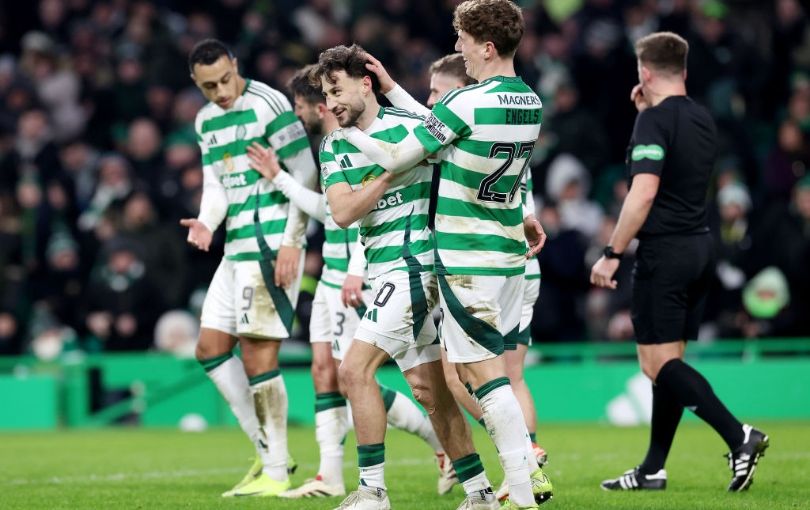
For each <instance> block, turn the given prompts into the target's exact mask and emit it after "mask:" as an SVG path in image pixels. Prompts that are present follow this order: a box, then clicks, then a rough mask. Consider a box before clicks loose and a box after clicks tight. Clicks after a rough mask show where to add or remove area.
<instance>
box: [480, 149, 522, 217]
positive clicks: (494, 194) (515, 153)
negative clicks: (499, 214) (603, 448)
mask: <svg viewBox="0 0 810 510" xmlns="http://www.w3.org/2000/svg"><path fill="white" fill-rule="evenodd" d="M533 150H534V142H516V143H503V142H498V143H493V144H492V147H491V148H490V149H489V157H490V159H492V158H494V157H497V155H498V154H506V161H504V163H503V165H501V166H499V167H498V169H497V170H495V171H494V172H492V173H491V174H489V175H487V176H486V177H484V178H483V179H481V185H480V186H478V200H481V201H483V202H499V203H502V204H503V203H508V202H512V200H514V199H515V194H516V193H517V191H518V190H519V189H520V183H521V182H523V174H525V173H526V169H527V168H528V167H529V161H530V160H531V159H532V151H533ZM515 158H518V159H520V158H526V162H525V163H523V167H522V168H521V169H520V174H518V176H517V179H515V184H514V185H513V186H512V189H511V190H510V191H509V193H508V194H507V193H503V192H499V191H492V187H493V186H495V184H496V183H497V182H498V181H499V180H500V179H501V177H503V176H504V174H506V171H507V170H509V167H510V166H512V162H513V161H515Z"/></svg>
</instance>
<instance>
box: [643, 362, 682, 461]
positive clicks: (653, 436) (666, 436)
mask: <svg viewBox="0 0 810 510" xmlns="http://www.w3.org/2000/svg"><path fill="white" fill-rule="evenodd" d="M659 378H660V376H659ZM652 394H653V402H652V422H651V423H650V446H649V448H648V449H647V456H646V457H645V458H644V462H642V463H641V465H640V466H639V467H638V470H639V471H640V472H641V473H643V474H645V475H648V474H655V473H657V472H658V470H659V469H664V464H665V463H666V461H667V455H669V449H670V447H671V446H672V439H673V438H674V437H675V431H676V430H677V429H678V423H680V421H681V416H683V406H682V405H681V403H680V402H679V401H678V399H677V398H676V397H675V396H674V395H672V394H671V393H670V392H669V391H667V390H666V389H665V388H663V387H662V386H661V385H660V384H653V387H652Z"/></svg>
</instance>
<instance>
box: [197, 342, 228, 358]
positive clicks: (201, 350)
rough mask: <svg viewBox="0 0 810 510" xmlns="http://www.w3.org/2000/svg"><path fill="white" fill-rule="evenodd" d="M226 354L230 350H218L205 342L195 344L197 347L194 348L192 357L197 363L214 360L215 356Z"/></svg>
mask: <svg viewBox="0 0 810 510" xmlns="http://www.w3.org/2000/svg"><path fill="white" fill-rule="evenodd" d="M228 352H230V350H223V349H222V348H218V347H217V346H216V345H209V344H208V343H206V342H197V347H195V348H194V356H195V357H196V358H197V361H205V360H209V359H211V358H216V357H217V356H222V355H223V354H227V353H228Z"/></svg>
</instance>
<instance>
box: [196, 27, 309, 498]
mask: <svg viewBox="0 0 810 510" xmlns="http://www.w3.org/2000/svg"><path fill="white" fill-rule="evenodd" d="M189 69H190V71H191V78H192V79H193V80H194V83H195V84H196V85H197V87H199V89H200V90H201V91H202V92H203V94H204V95H205V97H206V98H207V99H208V100H209V101H210V102H209V103H208V104H207V105H206V106H205V107H203V109H202V110H200V112H199V113H198V114H197V120H196V122H195V127H196V131H197V139H198V141H199V145H200V149H201V151H202V159H203V174H204V187H203V196H202V202H201V204H200V214H199V216H198V217H197V218H196V219H184V220H181V224H182V225H183V226H186V227H188V242H189V243H191V244H192V245H193V246H195V247H197V248H199V249H200V250H204V251H207V250H208V249H209V246H210V244H211V238H212V235H213V232H214V231H215V230H216V229H217V227H218V226H219V225H220V223H222V222H223V221H225V229H226V234H225V256H224V258H223V259H222V262H221V263H220V265H219V268H218V269H217V272H216V274H215V275H214V278H213V280H212V281H211V285H210V287H209V289H208V293H207V295H206V297H205V302H204V304H203V309H202V318H201V326H202V327H201V330H200V339H199V342H198V344H197V352H196V355H197V359H198V360H199V361H200V363H201V364H202V365H203V367H204V368H205V370H206V372H207V374H208V376H209V377H210V378H211V380H212V381H213V382H214V384H215V385H216V386H217V388H218V389H219V391H220V393H222V395H223V397H225V400H227V401H228V404H229V405H230V407H231V410H232V411H233V413H234V415H235V416H236V418H237V420H238V421H239V424H240V426H241V427H242V430H243V431H244V432H245V433H246V434H247V435H248V437H249V438H250V439H251V441H252V442H253V444H254V445H255V447H256V452H257V459H256V461H255V462H254V465H253V466H251V469H250V471H249V472H248V474H247V475H245V477H244V478H243V479H242V481H240V482H239V483H238V484H237V485H236V486H235V487H234V488H233V489H231V490H230V491H227V492H225V493H224V494H223V496H272V495H278V494H280V493H281V492H283V491H285V490H287V489H289V488H290V480H289V477H288V474H287V457H288V454H287V391H286V389H285V387H284V380H283V378H282V376H281V375H280V372H279V368H278V351H279V347H280V346H281V340H282V339H284V338H288V337H289V336H290V331H291V329H292V321H293V314H294V307H295V302H296V300H297V298H298V288H299V284H300V277H301V268H302V258H303V252H302V249H301V247H302V245H303V242H304V230H305V226H306V216H305V215H303V214H302V213H301V211H299V210H298V208H297V207H295V206H293V205H291V204H290V203H289V201H288V200H287V198H286V197H285V196H284V195H283V194H282V193H281V192H280V191H278V189H276V187H275V186H274V185H272V184H271V183H270V182H269V181H268V180H266V179H264V178H262V176H261V175H260V174H259V172H257V171H256V170H254V169H252V168H251V167H250V165H249V160H248V156H247V148H248V146H250V144H251V143H257V144H260V145H262V146H267V145H270V146H272V147H273V148H274V149H275V150H276V153H277V154H278V155H279V157H280V158H281V159H282V161H283V162H284V165H285V166H286V168H288V169H289V170H290V172H291V173H292V174H293V175H295V178H296V179H297V180H298V181H299V182H301V183H303V184H304V186H306V187H313V186H314V184H315V179H316V174H315V172H316V170H315V162H314V160H313V158H312V154H311V153H310V151H309V142H308V140H307V137H306V134H305V132H304V128H303V126H301V123H300V122H299V120H298V118H296V116H295V114H293V112H292V108H291V106H290V103H289V101H288V100H287V99H286V98H285V97H284V95H283V94H282V93H280V92H278V91H277V90H274V89H272V88H270V87H268V86H267V85H264V84H262V83H259V82H255V81H251V80H247V79H245V78H243V77H242V76H241V75H240V74H239V70H238V68H237V62H236V58H234V57H233V55H232V54H231V52H230V50H229V49H228V48H227V47H226V46H225V45H224V44H223V43H221V42H220V41H217V40H214V39H206V40H204V41H201V42H199V43H198V44H197V45H196V46H195V47H194V49H193V50H192V51H191V54H190V56H189ZM237 341H238V342H239V346H240V348H241V350H242V360H240V359H239V358H236V357H234V356H233V352H232V351H233V348H234V347H235V345H236V343H237Z"/></svg>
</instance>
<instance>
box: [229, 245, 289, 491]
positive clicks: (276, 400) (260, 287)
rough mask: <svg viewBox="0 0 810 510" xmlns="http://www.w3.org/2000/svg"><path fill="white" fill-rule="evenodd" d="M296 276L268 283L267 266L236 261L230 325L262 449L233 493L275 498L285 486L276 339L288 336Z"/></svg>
mask: <svg viewBox="0 0 810 510" xmlns="http://www.w3.org/2000/svg"><path fill="white" fill-rule="evenodd" d="M302 256H303V255H302ZM301 265H302V266H303V264H301ZM300 276H301V273H300V272H299V275H298V278H297V279H296V281H295V282H293V284H292V285H291V286H290V287H289V288H287V289H282V288H280V287H277V286H276V285H275V283H274V281H273V272H272V266H271V265H270V264H267V263H265V262H253V261H250V262H239V263H237V264H236V269H235V271H234V283H235V289H236V295H237V299H236V300H235V301H234V304H233V306H234V310H237V317H238V319H237V323H236V328H237V332H238V334H239V342H240V347H241V349H242V358H243V362H244V364H245V372H246V373H247V375H248V381H249V383H250V389H251V393H252V394H253V402H254V406H255V408H256V417H257V419H258V420H259V426H260V427H261V430H262V432H263V434H264V436H265V443H266V445H267V448H266V449H267V452H268V455H267V459H266V460H265V463H264V468H263V473H262V475H261V476H260V477H259V478H257V479H256V480H255V481H253V482H251V483H250V484H248V485H246V486H244V487H242V488H241V489H240V490H239V491H237V493H236V494H235V495H237V496H277V495H279V494H280V493H282V492H284V491H285V490H287V489H289V488H290V481H289V477H288V476H287V467H286V466H287V459H288V450H287V411H288V400H287V389H286V387H285V385H284V378H283V376H282V375H281V372H280V371H279V365H278V352H279V349H280V347H281V339H283V338H289V336H290V332H291V330H292V323H293V319H294V317H293V315H294V314H293V310H294V307H293V303H296V302H297V299H298V290H299V285H300Z"/></svg>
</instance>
